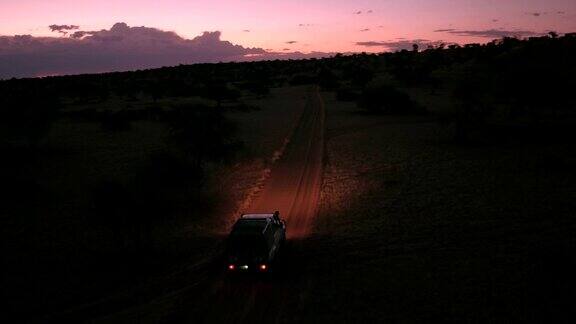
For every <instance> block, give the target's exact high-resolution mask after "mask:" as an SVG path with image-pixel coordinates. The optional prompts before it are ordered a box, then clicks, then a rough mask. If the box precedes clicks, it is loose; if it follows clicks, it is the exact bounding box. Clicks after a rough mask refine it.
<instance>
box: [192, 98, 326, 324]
mask: <svg viewBox="0 0 576 324" xmlns="http://www.w3.org/2000/svg"><path fill="white" fill-rule="evenodd" d="M324 117H325V116H324V106H323V102H322V99H321V97H320V95H319V93H318V89H317V88H316V87H314V88H311V89H310V90H309V92H308V99H307V103H306V107H305V110H304V113H303V115H302V118H301V120H300V122H299V123H298V125H297V126H296V128H295V130H294V133H293V135H292V137H291V140H290V143H289V144H288V146H287V147H286V150H285V151H284V153H283V155H282V157H281V158H280V160H278V161H277V162H276V164H275V165H274V167H273V168H272V172H271V175H270V178H269V179H268V181H267V183H266V184H265V187H264V189H263V190H262V192H261V193H260V195H259V196H258V197H257V198H256V199H255V200H254V202H253V203H252V206H251V207H250V211H251V212H271V211H274V210H278V211H280V214H281V216H282V217H283V218H284V219H285V220H286V223H287V235H288V240H289V244H288V245H287V247H288V248H287V251H285V254H284V256H283V260H282V261H281V266H282V269H280V270H278V271H277V272H276V273H274V274H271V276H270V277H268V278H266V279H262V278H257V277H250V278H234V279H230V278H228V277H227V276H226V275H225V274H223V275H222V276H221V277H219V278H218V279H217V280H216V281H215V283H214V286H213V287H212V291H211V292H210V294H209V296H207V297H208V298H206V299H204V301H203V302H202V303H201V305H198V304H197V305H194V306H192V308H194V311H192V312H191V313H190V314H189V315H187V316H183V317H181V319H182V322H190V323H192V322H195V323H197V322H205V323H242V322H277V321H278V320H279V318H280V315H281V313H282V312H283V311H285V309H286V307H287V306H288V305H289V304H291V302H292V301H294V300H295V299H297V298H298V295H297V292H296V290H295V289H294V286H293V283H294V282H295V281H294V280H297V273H298V266H297V264H298V263H299V262H298V257H297V254H298V253H297V251H298V249H299V248H302V247H300V246H299V244H298V241H299V239H301V238H304V237H306V236H307V235H308V234H309V232H310V228H311V225H312V222H313V220H314V217H315V216H316V212H317V207H318V201H319V198H320V187H321V184H322V166H323V151H324ZM282 126H283V124H282V121H279V122H278V127H282ZM198 306H199V307H198Z"/></svg>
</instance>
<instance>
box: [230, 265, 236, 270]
mask: <svg viewBox="0 0 576 324" xmlns="http://www.w3.org/2000/svg"><path fill="white" fill-rule="evenodd" d="M234 269H236V266H235V265H233V264H231V265H229V266H228V270H234Z"/></svg>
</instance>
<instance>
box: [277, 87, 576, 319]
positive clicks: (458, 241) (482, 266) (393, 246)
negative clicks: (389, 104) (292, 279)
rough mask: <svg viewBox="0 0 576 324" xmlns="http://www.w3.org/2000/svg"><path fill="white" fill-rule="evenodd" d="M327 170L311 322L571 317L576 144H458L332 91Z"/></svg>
mask: <svg viewBox="0 0 576 324" xmlns="http://www.w3.org/2000/svg"><path fill="white" fill-rule="evenodd" d="M325 101H326V107H327V141H328V143H327V166H326V172H325V176H324V185H323V194H322V205H321V214H320V218H319V222H318V224H317V230H316V234H315V235H313V236H312V238H310V239H309V240H307V241H306V242H305V244H306V247H307V248H306V251H307V252H305V253H303V256H302V262H303V264H304V268H305V269H306V270H305V272H306V273H309V275H307V276H306V278H307V279H306V280H307V281H306V284H307V287H308V288H307V289H305V290H302V291H300V292H299V296H300V302H299V303H298V305H297V306H296V305H295V306H294V307H295V309H297V310H296V311H293V312H291V313H290V314H285V317H286V318H287V319H288V318H289V319H297V320H305V321H306V322H317V321H330V322H383V321H384V322H403V323H412V322H433V321H440V322H455V323H456V322H457V323H460V322H476V323H486V322H510V321H511V322H535V321H543V320H560V319H565V318H567V317H566V315H574V309H575V308H574V307H573V306H574V305H573V304H572V303H573V300H574V299H573V296H572V295H571V294H572V293H573V291H574V287H575V285H576V280H574V278H573V276H572V273H573V271H574V270H576V262H575V259H574V255H573V251H574V248H575V247H576V245H575V240H574V236H573V233H574V229H575V227H576V226H575V225H576V222H575V221H574V219H573V217H572V215H573V210H574V207H575V206H574V202H575V201H576V200H575V199H574V193H575V189H576V187H575V184H574V183H575V180H576V179H575V175H574V173H573V172H571V170H573V168H574V166H575V163H576V153H574V152H576V150H574V144H573V143H571V142H569V141H567V140H564V141H559V140H552V139H549V138H545V137H543V138H541V139H540V140H534V139H528V140H526V139H517V138H513V137H511V138H509V140H508V141H503V142H501V143H500V144H494V145H478V146H472V147H470V146H468V147H461V146H457V145H455V144H451V143H447V142H445V141H444V140H443V136H442V134H444V131H445V130H444V129H443V127H444V126H442V125H441V124H438V123H437V122H435V121H434V120H433V119H432V118H429V117H409V116H408V117H406V116H404V117H402V116H396V117H395V116H382V115H380V116H373V115H372V116H371V115H365V114H359V113H358V112H357V109H356V107H355V106H354V105H353V104H347V103H342V102H338V101H336V100H335V99H334V96H333V95H332V94H325Z"/></svg>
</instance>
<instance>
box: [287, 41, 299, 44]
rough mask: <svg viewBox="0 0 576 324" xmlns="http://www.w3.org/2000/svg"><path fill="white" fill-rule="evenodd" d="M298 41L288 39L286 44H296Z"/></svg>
mask: <svg viewBox="0 0 576 324" xmlns="http://www.w3.org/2000/svg"><path fill="white" fill-rule="evenodd" d="M296 43H298V42H297V41H287V42H286V44H296Z"/></svg>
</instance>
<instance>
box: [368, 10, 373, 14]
mask: <svg viewBox="0 0 576 324" xmlns="http://www.w3.org/2000/svg"><path fill="white" fill-rule="evenodd" d="M373 12H374V11H372V10H368V11H366V13H369V14H370V13H373Z"/></svg>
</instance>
